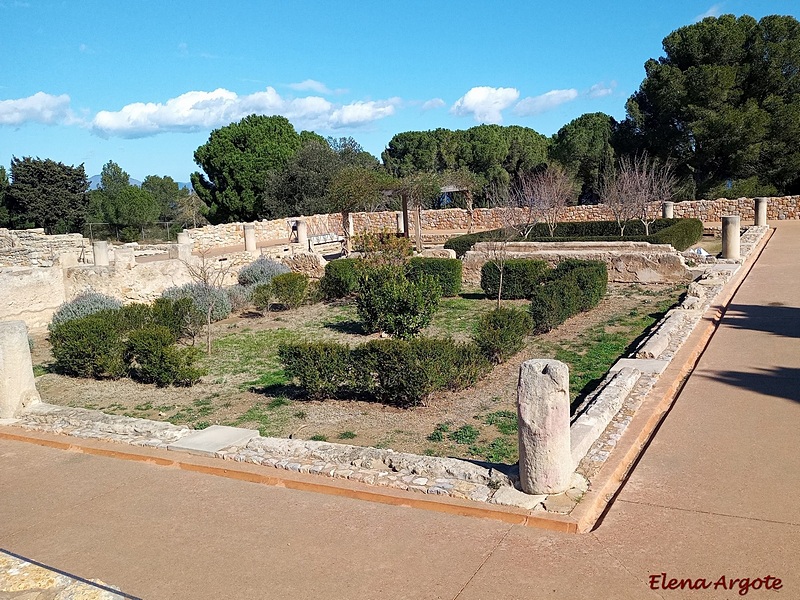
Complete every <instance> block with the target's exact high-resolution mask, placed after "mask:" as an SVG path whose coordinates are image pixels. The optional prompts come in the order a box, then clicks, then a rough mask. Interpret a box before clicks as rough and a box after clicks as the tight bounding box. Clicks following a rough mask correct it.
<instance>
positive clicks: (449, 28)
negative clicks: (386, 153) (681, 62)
mask: <svg viewBox="0 0 800 600" xmlns="http://www.w3.org/2000/svg"><path fill="white" fill-rule="evenodd" d="M725 13H732V14H735V15H742V14H749V15H752V16H753V17H756V18H760V17H762V16H764V15H768V14H788V15H792V16H795V17H798V15H800V2H798V1H797V0H727V1H722V2H716V3H715V2H713V1H711V2H709V1H708V0H705V1H695V0H671V1H658V2H656V1H653V0H593V1H588V0H562V1H560V2H559V1H555V0H551V1H548V2H542V1H541V0H539V1H536V0H528V1H527V2H523V1H520V2H516V1H506V2H493V3H490V2H471V1H468V0H461V1H455V0H453V1H451V0H439V1H437V2H431V1H430V0H428V1H416V0H414V1H409V0H405V1H402V2H394V3H389V2H381V1H376V0H373V1H371V2H367V1H357V2H356V1H353V2H337V1H334V0H328V1H318V2H317V1H303V0H297V1H289V0H286V1H285V2H268V1H263V2H231V3H222V2H205V1H195V2H185V1H183V0H168V1H163V0H162V1H161V2H150V1H138V2H137V1H136V0H134V1H132V2H129V3H117V2H109V1H108V0H101V1H94V0H84V1H81V0H74V1H72V2H68V1H66V0H64V1H60V2H52V1H49V2H48V1H39V0H0V22H2V23H3V25H4V27H3V34H2V36H0V55H1V56H2V57H3V59H4V68H3V75H4V76H3V77H2V78H0V165H5V166H6V167H8V166H9V164H10V161H11V157H12V155H13V156H17V157H23V156H34V157H36V156H38V157H40V158H51V159H54V160H57V161H61V162H64V163H66V164H75V165H77V164H80V163H84V164H85V167H86V172H87V175H89V176H91V175H94V174H97V173H99V172H100V169H101V168H102V165H103V164H105V163H106V162H107V161H109V160H114V161H115V162H117V163H119V164H120V165H121V166H122V168H123V169H125V170H126V171H128V173H130V175H131V176H132V177H134V178H136V179H143V178H144V177H145V176H146V175H170V176H172V177H173V178H175V179H176V180H178V181H188V179H189V173H190V172H192V171H194V170H196V169H197V167H196V165H195V164H194V161H193V158H192V155H193V153H194V150H195V149H196V148H197V147H198V146H200V145H201V144H203V143H204V142H205V141H206V140H207V139H208V135H209V133H210V132H211V130H212V129H215V128H218V127H221V126H224V125H226V124H228V123H230V122H232V121H236V120H239V119H240V118H242V117H243V116H245V115H247V114H251V113H253V112H255V113H259V114H282V115H285V116H286V117H288V118H289V119H290V120H291V121H292V122H293V123H294V125H295V127H296V128H297V129H298V130H300V129H311V130H314V131H316V132H317V133H320V134H322V135H325V136H327V135H333V136H336V137H339V136H353V137H354V138H355V139H356V140H358V141H359V142H360V143H361V144H362V145H363V146H364V148H365V149H366V150H368V151H370V152H372V153H373V154H375V155H376V156H379V155H380V152H381V151H382V150H383V148H384V147H385V146H386V144H387V143H388V142H389V140H390V139H391V137H392V135H394V134H395V133H399V132H402V131H409V130H425V129H433V128H436V127H446V128H450V129H465V128H468V127H471V126H473V125H476V124H479V123H501V124H504V125H511V124H518V125H524V126H527V127H532V128H534V129H536V130H537V131H539V132H541V133H543V134H546V135H551V134H553V133H555V132H556V131H557V130H558V129H559V128H560V127H561V126H562V125H564V124H565V123H567V122H569V121H570V120H572V119H574V118H576V117H578V116H580V115H581V114H583V113H586V112H595V111H603V112H606V113H608V114H610V115H612V116H614V117H616V118H622V117H624V115H625V109H624V106H625V100H626V99H627V98H628V96H630V94H631V93H632V92H634V91H635V90H636V89H637V88H638V86H639V84H640V83H641V81H642V78H643V76H644V69H643V65H644V62H645V61H646V60H647V59H648V58H651V57H653V58H655V57H658V56H660V55H661V53H662V49H661V40H662V39H663V38H664V37H665V36H666V35H667V34H668V33H670V32H671V31H673V30H674V29H676V28H678V27H681V26H683V25H687V24H690V23H692V22H694V21H696V20H698V19H700V18H702V17H703V16H709V15H711V16H717V15H719V14H725Z"/></svg>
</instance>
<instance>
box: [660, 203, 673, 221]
mask: <svg viewBox="0 0 800 600" xmlns="http://www.w3.org/2000/svg"><path fill="white" fill-rule="evenodd" d="M674 207H675V203H674V202H669V201H667V202H662V203H661V217H662V218H664V219H674V218H675V217H674V216H673V215H674V214H675V213H674V210H673V209H674Z"/></svg>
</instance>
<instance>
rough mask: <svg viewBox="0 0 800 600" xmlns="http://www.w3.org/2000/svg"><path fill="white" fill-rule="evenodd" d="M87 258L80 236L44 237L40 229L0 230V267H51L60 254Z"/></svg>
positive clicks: (86, 242)
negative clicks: (82, 255)
mask: <svg viewBox="0 0 800 600" xmlns="http://www.w3.org/2000/svg"><path fill="white" fill-rule="evenodd" d="M82 252H83V253H84V255H85V254H86V253H88V254H89V255H91V244H90V243H89V240H87V239H86V238H84V237H83V236H82V235H81V234H80V233H65V234H62V235H46V234H45V233H44V229H24V230H14V229H3V228H0V267H9V266H51V265H52V264H53V263H54V262H55V260H56V259H57V257H58V256H59V255H60V254H64V253H71V254H74V255H75V256H76V257H78V256H80V255H81V253H82Z"/></svg>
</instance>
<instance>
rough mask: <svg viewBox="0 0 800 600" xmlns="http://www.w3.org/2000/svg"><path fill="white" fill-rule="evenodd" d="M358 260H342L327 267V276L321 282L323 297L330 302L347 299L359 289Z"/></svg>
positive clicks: (335, 261) (334, 261) (330, 263)
mask: <svg viewBox="0 0 800 600" xmlns="http://www.w3.org/2000/svg"><path fill="white" fill-rule="evenodd" d="M357 263H358V259H355V258H340V259H337V260H333V261H331V262H329V263H328V264H327V265H325V275H324V276H323V277H322V279H321V280H320V290H321V292H322V295H323V296H324V297H325V298H327V299H328V300H336V299H338V298H345V297H347V296H349V295H351V294H354V293H355V292H356V289H357V288H358V270H357V269H356V265H357Z"/></svg>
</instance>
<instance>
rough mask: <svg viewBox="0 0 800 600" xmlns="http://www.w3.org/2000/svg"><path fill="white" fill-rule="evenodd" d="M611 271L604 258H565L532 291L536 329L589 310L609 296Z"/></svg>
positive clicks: (546, 328) (532, 308) (539, 330)
mask: <svg viewBox="0 0 800 600" xmlns="http://www.w3.org/2000/svg"><path fill="white" fill-rule="evenodd" d="M607 286H608V271H607V269H606V265H605V263H603V262H600V261H591V260H587V261H583V260H567V261H562V262H561V263H559V265H558V266H557V267H556V268H555V269H553V270H552V271H551V273H550V274H549V275H548V278H547V280H546V281H545V282H544V283H543V284H542V285H540V286H539V287H538V288H536V289H535V290H534V292H533V294H532V295H531V308H530V311H531V317H532V318H533V330H534V331H535V332H536V333H544V332H547V331H550V330H551V329H553V328H555V327H557V326H558V325H560V324H561V323H563V322H564V321H566V320H567V319H568V318H569V317H571V316H573V315H575V314H577V313H579V312H583V311H585V310H589V309H590V308H593V307H594V306H597V304H598V303H599V302H600V300H602V299H603V296H605V293H606V288H607Z"/></svg>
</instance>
